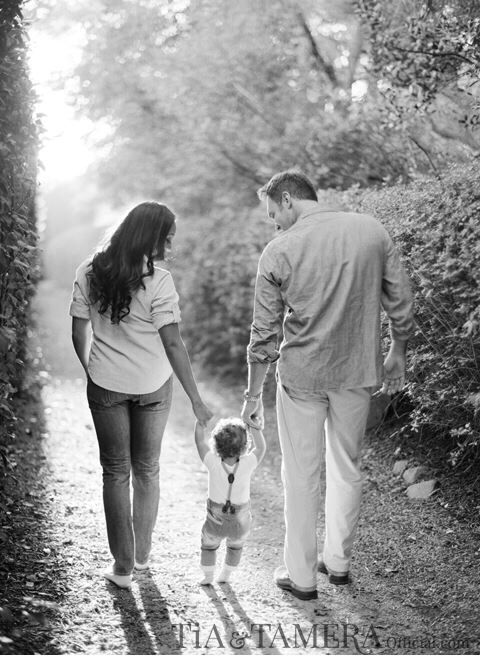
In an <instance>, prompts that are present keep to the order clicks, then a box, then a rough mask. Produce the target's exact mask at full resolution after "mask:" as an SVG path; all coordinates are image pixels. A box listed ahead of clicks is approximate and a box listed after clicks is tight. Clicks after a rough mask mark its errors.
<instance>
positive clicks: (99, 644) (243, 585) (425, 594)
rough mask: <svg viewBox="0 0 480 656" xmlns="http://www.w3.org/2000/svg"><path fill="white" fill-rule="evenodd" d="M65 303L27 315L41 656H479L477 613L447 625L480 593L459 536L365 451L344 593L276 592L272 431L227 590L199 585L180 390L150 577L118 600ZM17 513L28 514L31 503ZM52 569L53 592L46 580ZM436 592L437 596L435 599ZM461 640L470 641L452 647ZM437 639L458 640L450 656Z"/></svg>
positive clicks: (195, 474) (219, 397) (196, 482)
mask: <svg viewBox="0 0 480 656" xmlns="http://www.w3.org/2000/svg"><path fill="white" fill-rule="evenodd" d="M66 299H67V294H66V293H65V292H63V291H61V290H57V289H55V288H54V287H53V286H52V285H50V284H49V283H46V284H44V285H43V286H42V288H41V291H40V297H39V302H38V304H37V307H39V308H41V311H40V314H39V318H38V322H39V325H38V329H39V334H40V337H41V341H42V343H43V345H44V350H45V356H46V359H47V361H48V362H49V366H50V368H51V371H50V375H51V377H50V380H49V382H48V384H47V385H46V386H45V387H44V390H43V404H44V408H43V412H44V423H43V424H42V428H41V431H42V432H41V435H42V445H43V446H42V448H43V452H42V453H41V454H40V455H37V456H36V458H37V466H36V475H35V476H32V482H31V489H30V492H29V494H30V496H31V498H33V499H37V500H38V499H41V503H42V504H43V506H42V507H43V511H42V512H43V514H42V521H41V525H42V531H41V533H42V536H43V537H42V539H43V541H44V542H45V544H46V545H47V546H45V547H44V551H45V561H44V562H45V565H44V569H45V568H47V567H50V576H49V578H47V579H46V578H45V577H43V578H42V575H41V567H40V566H37V570H36V571H37V574H36V575H35V576H34V577H33V578H31V579H30V581H29V582H30V585H29V587H28V593H29V594H31V595H32V596H33V597H34V598H36V599H42V598H43V599H45V600H52V601H55V600H57V601H60V605H59V607H58V608H57V609H56V610H55V611H53V610H52V611H51V612H50V613H49V615H50V618H51V619H50V624H49V626H48V628H46V629H43V631H44V634H45V632H47V633H48V643H47V644H46V647H45V649H42V652H41V653H75V652H81V653H100V652H103V653H108V654H165V653H199V654H202V653H210V652H212V651H213V653H237V652H240V653H247V654H248V653H257V652H258V653H272V654H283V653H285V654H288V653H309V652H311V651H312V649H314V650H315V651H316V652H318V653H332V652H333V653H359V652H361V653H388V654H390V653H478V643H476V642H472V641H475V640H476V636H478V626H476V625H475V626H474V625H473V622H474V620H475V617H476V609H475V607H474V606H473V607H472V604H467V605H468V609H470V610H471V614H470V616H469V615H468V611H466V610H465V609H463V608H462V614H461V617H460V616H457V617H455V615H453V617H452V613H454V610H452V605H451V603H452V599H453V598H454V599H455V600H456V599H460V598H462V599H464V600H465V599H468V595H469V594H471V595H474V596H473V598H475V596H476V594H477V593H476V589H477V587H476V583H475V581H472V582H471V585H469V581H470V578H471V575H472V569H471V568H469V567H468V565H466V564H465V563H463V566H462V569H460V565H461V559H459V557H458V555H455V548H456V547H457V546H458V545H459V544H460V541H461V540H462V531H464V530H465V531H466V529H464V528H463V527H462V526H460V525H457V526H453V528H451V526H452V524H451V521H452V520H451V519H450V518H449V516H448V512H447V511H446V510H444V509H443V508H442V506H441V505H440V504H439V503H438V502H437V501H436V500H435V501H431V502H427V504H424V505H421V506H420V505H416V506H414V505H412V504H411V502H409V501H408V500H406V499H405V495H404V490H400V487H401V485H400V486H399V483H398V481H395V480H393V481H392V477H391V475H390V474H389V472H388V470H383V471H379V469H378V468H379V462H378V461H377V460H376V459H375V454H374V453H373V452H372V450H370V451H369V450H368V449H367V451H366V456H365V459H364V463H365V471H366V479H365V502H364V513H363V515H362V522H361V525H360V529H359V538H358V546H357V551H356V559H355V562H354V566H353V573H354V577H353V583H352V584H351V585H350V586H348V587H345V588H337V587H335V586H332V585H330V584H329V583H328V582H327V580H326V577H323V576H321V575H320V576H319V586H318V589H319V599H318V601H316V602H301V601H298V600H296V599H294V598H292V597H291V596H290V595H288V594H286V593H282V592H281V591H279V590H278V589H277V588H276V587H275V585H274V584H273V582H272V573H273V570H274V569H275V567H276V566H277V565H278V564H279V563H280V561H281V553H282V545H283V516H282V512H283V511H282V506H283V496H282V487H281V483H280V477H279V455H278V448H277V446H276V444H275V443H274V442H273V441H272V440H273V437H272V436H273V434H274V426H273V427H272V428H270V430H269V431H268V433H267V434H269V435H270V437H269V442H270V452H269V455H268V457H267V460H266V464H265V465H263V466H262V469H261V471H260V472H259V473H258V474H257V476H256V478H255V480H254V484H253V495H252V499H253V513H254V518H255V522H254V528H253V530H252V533H251V536H250V538H249V541H248V546H247V548H246V549H245V554H244V560H243V562H242V567H241V570H240V571H239V572H238V573H237V575H236V578H235V579H234V580H233V581H232V583H231V585H218V584H216V585H215V586H213V587H202V586H199V585H198V580H199V568H198V558H199V534H200V527H201V524H202V521H203V513H204V499H205V492H206V482H207V481H206V474H205V472H204V471H203V470H202V468H201V466H200V462H199V460H198V456H197V455H196V452H195V451H194V444H193V437H192V426H193V418H192V413H191V410H190V407H189V403H188V400H187V399H186V397H185V395H184V394H183V392H182V391H181V390H178V389H177V390H176V393H175V396H174V403H173V409H172V413H171V418H170V421H169V425H168V427H167V431H166V435H165V437H164V443H163V447H162V457H161V503H160V511H159V521H158V524H157V528H156V531H155V537H154V548H153V554H152V556H153V558H152V567H151V569H150V570H149V571H147V572H146V573H140V574H135V577H134V579H135V580H134V584H133V587H132V589H131V591H125V590H119V589H118V588H115V586H113V585H112V584H110V583H107V582H105V581H104V580H103V578H102V577H101V571H102V569H104V568H105V567H106V566H108V565H110V563H111V559H110V555H109V552H108V548H107V543H106V535H105V529H104V517H103V509H102V503H101V474H100V467H99V464H98V454H97V445H96V438H95V433H94V431H93V428H92V422H91V417H90V415H89V411H88V407H87V404H86V400H85V391H84V383H83V381H82V380H81V379H78V378H77V377H76V376H77V375H79V371H78V367H77V365H76V363H75V362H74V360H72V358H71V354H70V351H69V350H68V347H67V343H66V341H65V336H64V335H65V329H66V328H67V333H66V334H67V336H68V319H67V318H65V322H64V324H63V325H61V326H58V325H57V321H56V320H54V319H53V317H55V316H56V317H58V316H59V314H60V313H61V312H62V310H63V309H64V307H65V303H66ZM67 341H68V338H67ZM203 388H204V393H205V396H206V398H207V400H208V402H209V404H210V405H211V407H212V409H214V411H215V412H216V413H218V414H222V415H225V414H232V413H237V412H238V403H237V400H236V397H235V396H234V395H233V394H232V393H231V392H229V391H228V390H223V391H222V392H221V393H220V391H219V389H218V387H216V383H215V381H211V382H210V383H209V384H208V386H207V385H204V386H203ZM270 424H272V420H271V416H270ZM32 457H33V456H32ZM23 503H24V504H25V503H27V504H28V500H26V501H25V500H24V501H23ZM30 506H32V504H31V503H30ZM22 507H23V508H24V511H25V510H26V513H27V514H28V505H27V508H25V506H22ZM39 532H40V531H39ZM37 537H38V539H40V536H37ZM445 539H446V540H447V542H446V543H445ZM22 553H23V552H22ZM447 557H448V559H449V560H448V562H450V563H452V564H455V566H458V571H457V576H456V577H455V582H456V585H458V586H460V585H461V586H463V587H462V590H458V593H459V594H458V595H457V596H456V597H455V590H454V589H452V585H451V578H448V576H447V578H446V580H445V584H446V585H448V586H449V587H448V589H444V586H443V582H442V581H440V585H438V577H440V579H441V577H442V572H443V570H442V569H441V568H440V566H439V564H440V565H441V563H442V562H445V559H446V558H447ZM52 562H53V563H54V565H55V567H54V570H52V567H53V565H52ZM39 568H40V569H39ZM55 572H56V573H57V574H58V576H57V582H56V584H55V585H56V587H55V590H54V591H53V590H52V588H51V585H49V581H50V582H51V581H52V577H55ZM459 577H461V578H459ZM439 590H443V591H444V596H445V598H447V597H448V595H450V598H449V599H447V600H446V601H445V599H444V600H442V599H441V598H439ZM42 595H43V597H42ZM452 595H453V597H452ZM455 608H457V610H458V604H457V605H456V606H455ZM445 614H447V615H445ZM477 619H478V618H477ZM469 626H470V627H471V630H470V632H469V633H466V631H468V627H469ZM462 638H465V639H466V638H468V639H470V643H465V644H463V643H462V644H460V643H459V642H458V641H459V640H460V639H462ZM420 640H424V644H421V643H420ZM445 640H457V643H455V644H454V643H450V647H449V646H448V644H447V643H446V642H442V641H445ZM413 641H416V642H413ZM429 641H430V642H429ZM432 641H436V642H432ZM476 649H477V651H475V650H476Z"/></svg>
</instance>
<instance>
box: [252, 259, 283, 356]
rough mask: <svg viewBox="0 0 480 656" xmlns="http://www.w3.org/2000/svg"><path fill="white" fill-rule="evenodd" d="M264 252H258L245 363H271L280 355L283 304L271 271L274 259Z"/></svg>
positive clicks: (275, 277) (278, 284) (276, 280)
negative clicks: (251, 317)
mask: <svg viewBox="0 0 480 656" xmlns="http://www.w3.org/2000/svg"><path fill="white" fill-rule="evenodd" d="M267 249H268V247H267ZM267 249H266V250H265V251H264V252H263V253H262V255H261V257H260V261H259V263H258V271H257V279H256V283H255V305H254V311H253V323H252V327H251V332H250V343H249V345H248V349H247V360H248V362H262V363H273V362H276V361H277V360H278V358H279V356H280V353H279V350H278V341H279V335H280V333H281V328H282V322H283V315H284V304H283V300H282V296H281V292H280V281H279V276H278V272H277V273H275V272H274V270H273V269H274V267H273V260H274V258H273V257H272V254H271V253H269V252H268V250H267Z"/></svg>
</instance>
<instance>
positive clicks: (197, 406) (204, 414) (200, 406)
mask: <svg viewBox="0 0 480 656" xmlns="http://www.w3.org/2000/svg"><path fill="white" fill-rule="evenodd" d="M192 409H193V414H194V415H195V417H196V418H197V420H198V423H199V424H200V425H201V426H206V425H207V424H208V422H209V421H210V419H211V418H212V417H213V412H212V411H211V410H210V408H208V407H207V406H206V405H205V403H204V402H203V401H202V400H201V399H199V400H198V401H194V402H193V403H192Z"/></svg>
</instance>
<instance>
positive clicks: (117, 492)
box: [87, 377, 172, 575]
mask: <svg viewBox="0 0 480 656" xmlns="http://www.w3.org/2000/svg"><path fill="white" fill-rule="evenodd" d="M87 398H88V405H89V406H90V411H91V413H92V417H93V423H94V425H95V431H96V433H97V439H98V445H99V449H100V463H101V465H102V468H103V505H104V509H105V519H106V524H107V535H108V544H109V546H110V551H111V553H112V556H113V558H114V559H115V564H114V570H113V571H114V573H115V574H119V575H127V574H131V572H132V570H133V567H134V563H135V561H136V562H138V563H144V562H146V560H147V559H148V556H149V554H150V549H151V544H152V533H153V528H154V526H155V521H156V519H157V513H158V502H159V498H160V484H159V468H160V466H159V459H160V447H161V444H162V437H163V432H164V430H165V425H166V423H167V419H168V413H169V411H170V405H171V401H172V378H171V377H170V378H169V379H168V380H167V382H166V383H165V384H164V385H162V387H161V388H160V389H158V390H156V391H155V392H151V393H150V394H123V393H120V392H112V391H111V390H106V389H104V388H103V387H99V386H98V385H95V383H94V382H93V381H92V380H90V378H89V379H88V384H87ZM130 472H131V474H132V486H133V513H132V504H131V501H130Z"/></svg>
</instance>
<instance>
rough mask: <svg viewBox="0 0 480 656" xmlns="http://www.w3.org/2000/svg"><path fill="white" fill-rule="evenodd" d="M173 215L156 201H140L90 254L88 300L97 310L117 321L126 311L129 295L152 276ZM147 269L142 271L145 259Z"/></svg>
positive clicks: (173, 219) (172, 220)
mask: <svg viewBox="0 0 480 656" xmlns="http://www.w3.org/2000/svg"><path fill="white" fill-rule="evenodd" d="M174 222H175V215H174V214H173V213H172V212H171V211H170V210H169V209H168V207H166V206H165V205H161V204H160V203H155V202H153V201H152V202H145V203H140V205H137V206H136V207H134V208H133V210H132V211H131V212H129V213H128V214H127V216H126V217H125V219H124V220H123V221H122V223H121V224H120V226H119V227H118V228H117V230H116V231H115V232H114V233H113V235H112V238H111V239H110V241H109V243H108V244H107V245H106V247H105V248H104V249H103V250H102V251H100V252H98V253H96V254H95V255H94V257H93V260H92V262H91V265H90V267H89V270H88V272H87V276H88V279H89V283H90V292H89V294H90V301H91V302H92V303H98V311H99V312H100V314H105V313H106V312H107V311H108V310H109V311H110V320H111V322H112V323H114V324H118V323H120V321H121V320H122V319H123V318H125V317H126V316H127V315H128V314H129V312H130V302H131V300H132V296H133V294H134V293H135V292H136V291H137V290H138V289H139V288H140V287H143V288H144V289H145V284H144V282H143V279H144V278H145V277H147V276H152V275H153V258H154V257H156V258H160V259H163V258H164V256H165V241H166V239H167V236H168V233H169V232H170V230H171V228H172V226H173V224H174ZM145 257H146V260H147V272H146V273H145V271H144V266H145V259H144V258H145Z"/></svg>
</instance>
